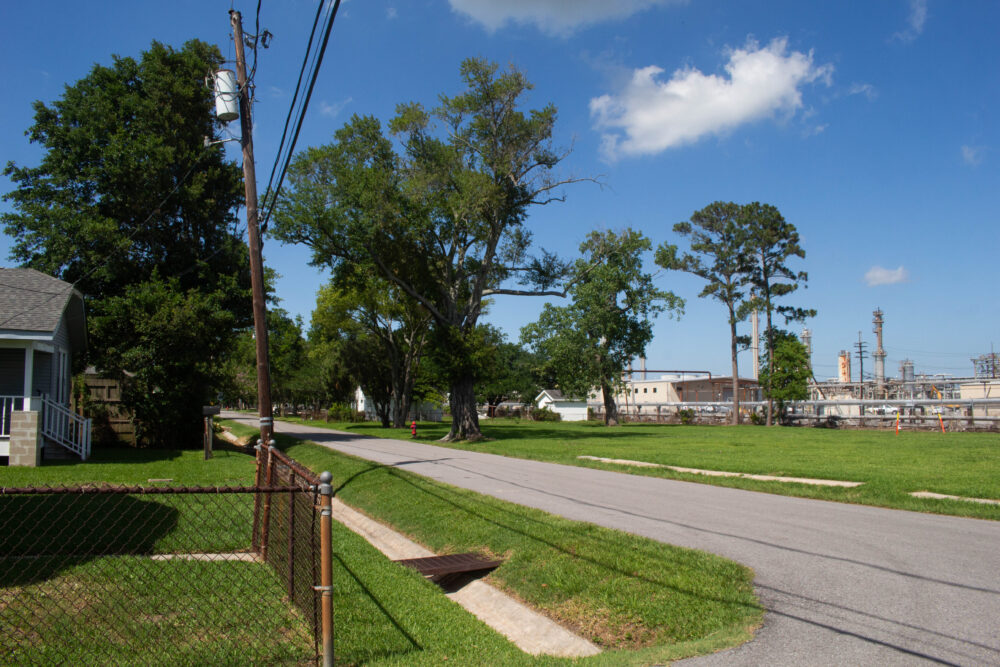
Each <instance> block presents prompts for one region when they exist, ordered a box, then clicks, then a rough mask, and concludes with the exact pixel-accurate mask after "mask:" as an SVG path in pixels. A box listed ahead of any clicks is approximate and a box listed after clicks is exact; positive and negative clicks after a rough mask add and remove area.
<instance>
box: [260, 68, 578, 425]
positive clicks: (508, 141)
mask: <svg viewBox="0 0 1000 667" xmlns="http://www.w3.org/2000/svg"><path fill="white" fill-rule="evenodd" d="M461 76H462V80H463V82H464V84H465V90H464V91H463V92H461V93H459V94H458V95H456V96H454V97H448V96H444V95H442V96H441V97H440V98H439V100H440V103H439V105H438V106H437V107H436V108H434V109H431V110H427V109H425V108H424V107H423V106H422V105H420V104H417V103H410V104H403V105H400V106H399V107H398V109H397V115H396V117H395V118H394V119H393V121H392V122H391V124H390V127H391V129H392V131H393V132H394V133H395V134H396V136H397V138H398V140H399V142H400V144H399V145H400V146H401V147H402V153H397V152H396V150H395V147H394V144H393V143H391V142H390V141H389V140H388V139H387V138H386V137H385V136H384V134H383V132H382V128H381V125H380V123H379V122H378V121H377V120H375V119H374V118H370V117H366V118H361V117H354V118H353V119H352V120H351V121H350V122H349V123H348V124H347V125H346V126H345V127H344V128H342V129H341V130H339V131H338V132H337V133H336V134H335V141H334V143H332V144H330V145H327V146H323V147H320V148H313V149H309V150H307V151H305V152H304V153H301V154H299V155H298V156H296V158H295V160H293V163H292V165H291V168H290V169H289V176H288V182H289V188H288V190H286V191H285V192H284V193H283V195H282V196H281V197H280V198H279V201H278V204H277V207H276V212H275V223H276V224H275V233H276V234H277V236H278V237H279V238H281V239H282V240H284V241H287V242H301V243H306V244H307V245H309V246H310V247H311V248H312V249H313V261H314V263H317V264H324V265H328V266H330V267H331V268H332V269H333V271H334V273H335V275H343V274H345V273H351V272H356V271H361V272H370V271H374V272H377V273H378V274H380V275H381V276H382V277H383V278H384V279H385V280H387V281H389V282H391V283H393V284H394V285H395V286H397V287H398V288H399V289H400V290H401V291H402V292H403V293H405V294H406V295H408V296H409V297H411V298H413V299H414V300H416V301H417V302H418V303H420V304H421V305H422V306H423V307H424V308H425V309H426V310H427V312H428V313H429V314H430V315H431V317H432V319H433V321H434V328H435V337H436V340H437V342H438V343H439V344H441V345H444V346H446V347H447V349H448V350H449V358H448V363H447V365H446V366H444V367H443V370H444V371H445V372H447V374H448V377H449V383H450V385H451V392H450V396H449V402H450V406H451V413H452V426H451V431H450V432H449V434H448V435H447V436H446V437H445V440H477V439H479V438H481V437H482V435H481V433H480V430H479V420H478V416H477V413H476V404H475V403H476V399H475V387H474V379H475V373H476V366H475V362H474V356H475V351H476V336H477V334H476V327H477V324H478V322H479V317H480V315H481V314H482V313H483V308H484V300H485V299H486V298H487V297H489V296H491V295H497V294H512V295H527V294H536V295H537V294H549V295H552V294H560V295H561V294H562V292H561V291H559V292H557V291H554V290H553V289H552V287H553V285H554V284H555V283H556V281H557V280H558V279H559V278H560V277H561V275H562V272H563V270H564V268H565V267H564V266H563V265H561V264H560V263H559V262H558V261H556V260H555V258H554V257H552V256H551V255H549V254H547V253H544V252H543V253H542V255H541V257H540V258H532V257H530V256H529V250H530V246H531V234H530V232H529V231H528V230H527V229H526V228H525V224H524V223H525V220H526V218H527V216H528V213H529V211H530V210H531V208H532V207H533V206H537V205H544V204H547V203H549V202H552V201H556V200H558V199H560V195H559V193H558V190H559V187H560V186H561V185H564V184H565V183H568V182H571V181H572V180H573V179H565V180H559V179H557V178H556V177H555V176H554V175H553V171H554V168H555V167H556V166H557V165H558V164H559V163H560V162H561V161H562V159H563V158H564V157H565V155H566V154H565V153H560V152H558V151H556V150H555V149H554V148H553V146H552V133H553V128H554V125H555V120H556V110H555V107H553V106H552V105H548V106H545V107H543V108H541V109H534V110H530V111H524V110H522V105H523V101H524V96H525V94H526V93H527V92H528V90H529V89H530V88H531V85H530V83H529V82H528V80H527V79H526V78H525V76H524V75H523V74H522V73H521V72H519V71H517V70H516V69H513V68H511V69H509V70H507V71H500V70H499V68H498V67H497V66H496V65H495V64H492V63H489V62H486V61H484V60H479V59H470V60H466V61H465V62H463V64H462V67H461ZM512 280H516V281H517V282H518V283H520V285H519V286H514V285H511V284H510V283H511V281H512ZM521 288H525V289H521Z"/></svg>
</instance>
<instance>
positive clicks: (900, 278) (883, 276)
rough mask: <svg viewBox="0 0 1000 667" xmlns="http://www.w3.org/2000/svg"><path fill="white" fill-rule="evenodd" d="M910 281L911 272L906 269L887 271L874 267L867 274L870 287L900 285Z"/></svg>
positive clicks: (866, 279) (866, 277) (866, 280)
mask: <svg viewBox="0 0 1000 667" xmlns="http://www.w3.org/2000/svg"><path fill="white" fill-rule="evenodd" d="M909 281H910V272H909V271H907V270H906V269H905V268H904V267H902V266H901V267H899V268H898V269H886V268H883V267H881V266H873V267H872V268H870V269H868V273H866V274H865V282H866V283H868V286H869V287H875V286H876V285H898V284H899V283H906V282H909Z"/></svg>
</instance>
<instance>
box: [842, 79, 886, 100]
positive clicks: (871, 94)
mask: <svg viewBox="0 0 1000 667" xmlns="http://www.w3.org/2000/svg"><path fill="white" fill-rule="evenodd" d="M847 94H848V95H864V96H865V97H867V98H868V99H869V100H874V99H875V98H876V97H878V91H877V90H875V86H873V85H872V84H870V83H852V84H851V87H850V88H848V90H847Z"/></svg>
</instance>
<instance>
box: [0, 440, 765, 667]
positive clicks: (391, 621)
mask: <svg viewBox="0 0 1000 667" xmlns="http://www.w3.org/2000/svg"><path fill="white" fill-rule="evenodd" d="M281 440H282V446H284V447H286V449H287V451H288V452H289V454H291V455H292V456H293V457H294V458H296V459H298V460H300V461H301V462H302V463H304V464H306V465H308V466H310V467H311V468H313V469H314V470H317V471H319V470H325V469H329V470H331V471H332V472H333V473H334V475H335V480H334V484H335V487H337V488H338V491H337V494H338V496H339V497H340V498H342V499H343V500H344V501H345V502H348V503H349V504H351V505H354V506H355V507H359V508H360V509H362V510H363V511H365V512H366V513H367V514H369V515H370V516H373V517H375V518H377V519H379V520H381V521H383V522H385V523H388V524H391V525H393V526H394V527H395V528H396V529H397V530H400V531H401V532H404V533H406V534H408V535H410V536H411V537H412V538H414V539H416V540H417V541H419V542H422V543H424V544H426V545H428V546H429V547H430V548H432V549H435V550H437V551H441V552H450V551H480V552H484V553H492V554H497V555H502V556H504V557H505V558H506V559H507V562H506V563H505V564H504V565H503V566H501V567H500V568H499V569H498V570H496V571H495V572H494V573H493V574H492V575H491V576H490V579H491V580H492V582H493V583H494V584H495V585H497V586H499V587H501V588H503V589H506V590H507V591H509V592H511V593H512V594H514V595H515V596H517V597H519V598H521V599H522V600H525V601H527V602H529V603H531V604H532V605H534V606H536V607H537V608H539V609H541V610H542V611H544V612H545V613H547V614H549V615H550V616H552V617H554V618H556V619H558V620H560V621H561V622H563V623H564V624H566V625H567V626H569V627H572V628H574V629H576V630H577V631H578V632H580V633H582V634H583V635H584V636H587V637H589V638H591V639H593V640H595V641H597V642H598V643H601V644H602V645H603V646H604V647H605V648H606V650H605V652H604V653H602V654H601V655H598V656H595V657H592V658H587V659H584V660H580V661H578V662H581V663H586V664H594V665H648V664H654V663H659V662H662V661H665V660H670V659H674V658H679V657H684V656H688V655H692V654H697V653H705V652H711V651H713V650H718V649H721V648H725V647H727V646H732V645H735V644H738V643H740V642H741V641H745V640H746V639H749V637H750V634H751V631H752V629H753V628H754V627H755V626H756V625H758V624H759V622H760V618H761V610H760V608H759V606H758V605H757V601H756V598H755V596H754V594H753V590H752V585H751V580H752V573H751V572H750V571H749V570H747V569H746V568H743V567H741V566H739V565H737V564H735V563H733V562H731V561H727V560H725V559H722V558H718V557H715V556H712V555H709V554H703V553H699V552H695V551H691V550H686V549H678V548H674V547H670V546H668V545H664V544H661V543H657V542H653V541H651V540H646V539H643V538H637V537H633V536H630V535H627V534H624V533H618V532H616V531H611V530H607V529H603V528H599V527H596V526H592V525H589V524H582V523H575V522H570V521H565V520H562V519H558V518H556V517H552V516H550V515H546V514H545V513H543V512H539V511H536V510H531V509H527V508H523V507H519V506H516V505H511V504H508V503H504V502H501V501H498V500H494V499H491V498H487V497H484V496H479V495H477V494H473V493H471V492H467V491H462V490H459V489H455V488H452V487H448V486H445V485H442V484H438V483H435V482H432V481H429V480H426V479H423V478H420V477H417V476H414V475H410V474H408V473H406V472H403V471H399V470H394V469H389V468H383V467H380V466H375V465H373V464H371V463H369V462H366V461H362V460H360V459H354V458H351V457H347V456H343V455H340V454H337V453H335V452H332V451H331V450H329V449H326V448H322V447H318V446H316V445H312V444H308V443H298V442H297V441H294V442H293V441H291V440H290V439H285V438H281ZM253 465H254V464H253V458H252V457H249V456H247V455H245V454H238V453H235V452H232V453H231V452H217V454H216V458H215V459H212V460H210V461H207V462H206V461H203V460H201V452H200V451H189V452H155V451H148V450H129V449H122V450H98V451H97V452H95V457H94V460H93V461H91V462H87V463H78V464H75V465H46V466H43V467H41V468H37V469H24V468H21V469H17V468H7V469H3V470H2V471H0V475H3V477H2V485H4V486H15V485H17V486H22V485H30V484H39V483H44V484H69V483H73V484H75V483H83V482H88V483H100V482H103V481H108V482H115V483H126V484H137V483H146V482H147V480H148V479H150V478H153V479H157V478H160V479H162V478H170V479H173V480H174V482H175V483H178V484H213V483H219V484H234V483H243V484H246V483H249V482H250V481H251V480H252V477H253ZM8 473H13V474H12V475H8ZM14 478H16V482H14V481H10V480H12V479H14ZM96 498H105V497H103V496H101V497H96ZM137 498H138V497H137ZM161 499H162V497H161V496H155V497H151V496H143V497H141V502H142V503H148V502H152V503H153V504H156V505H158V506H157V507H155V508H153V509H154V510H155V512H157V513H159V514H166V515H170V521H168V522H166V524H165V525H166V526H167V527H166V528H163V529H161V530H160V531H159V532H158V533H157V534H155V535H152V536H150V537H149V538H148V539H147V543H144V544H143V545H142V549H143V550H144V551H149V552H156V551H159V550H164V549H167V548H168V547H170V546H171V543H172V542H177V541H178V540H179V539H180V537H179V536H180V535H181V534H183V532H184V530H185V526H198V525H199V521H202V520H203V519H204V517H203V513H201V512H197V511H192V510H190V509H186V508H185V507H184V506H164V507H161V506H159V505H160V504H161V502H160V501H161ZM0 500H7V501H11V500H17V501H19V502H24V499H23V498H7V499H3V498H0ZM145 509H146V510H148V509H149V508H145ZM142 510H143V508H139V507H134V508H131V509H128V511H127V512H126V514H127V513H128V512H131V513H133V514H134V513H136V512H139V513H141V511H142ZM10 514H11V513H10V512H7V511H4V512H0V517H5V516H9V515H10ZM84 514H85V515H96V516H100V515H104V514H108V513H107V512H103V511H102V510H101V508H99V507H97V506H95V507H92V508H90V510H88V511H87V512H85V513H84ZM116 514H118V513H116ZM239 523H240V522H237V525H239ZM39 530H40V529H39ZM0 532H2V531H0ZM20 532H23V531H20ZM201 532H202V533H204V534H205V539H208V540H214V542H213V544H212V545H211V546H212V548H220V549H221V548H231V547H233V546H234V545H233V544H230V542H231V540H232V539H235V538H238V537H239V536H240V533H239V531H236V532H233V531H231V530H226V529H224V528H223V527H221V526H208V528H207V529H206V530H204V531H201ZM94 539H99V538H94ZM333 539H334V553H335V557H334V591H335V599H334V606H335V617H336V618H335V628H336V652H337V659H338V664H366V665H369V664H370V665H422V664H442V663H444V662H446V661H447V662H450V663H451V664H488V665H519V664H523V665H535V664H539V665H549V664H552V665H562V664H569V663H570V662H573V661H568V660H563V659H558V658H551V657H532V656H529V655H526V654H524V653H522V652H521V651H520V650H518V649H517V648H516V647H515V646H514V645H513V644H511V643H510V642H508V641H507V640H506V639H505V638H503V637H502V636H500V635H499V634H497V633H496V632H494V631H493V630H492V629H490V628H488V627H487V626H485V625H484V624H482V623H481V622H480V621H479V620H478V619H476V618H475V617H474V616H472V615H470V614H468V613H467V612H465V611H464V610H463V609H462V608H461V607H459V606H458V605H455V604H453V603H452V602H451V601H449V600H448V599H447V598H446V597H445V596H444V595H443V594H442V593H441V591H440V590H439V589H438V588H437V587H436V586H434V585H432V584H430V583H429V582H427V581H426V580H425V579H424V578H423V577H421V576H420V575H419V574H417V573H416V572H413V571H411V570H409V569H406V568H402V567H400V566H398V565H396V564H394V563H391V562H390V561H388V560H387V559H386V558H385V557H383V556H382V555H381V554H379V553H378V552H377V551H376V550H375V549H374V548H373V547H371V546H370V545H369V544H368V543H367V542H366V541H365V540H364V539H363V538H361V537H358V536H356V535H355V534H354V533H352V532H350V531H348V530H347V529H346V528H343V527H341V526H340V525H339V524H337V523H334V533H333ZM0 543H4V540H3V539H2V538H0ZM8 554H9V549H8ZM130 558H133V557H113V558H98V559H93V560H89V561H83V562H76V561H72V562H70V561H61V564H60V566H59V567H58V568H51V569H50V571H44V568H42V570H43V571H40V572H36V573H34V574H33V575H32V576H30V577H28V578H27V579H26V580H19V581H16V582H14V581H9V580H10V577H8V578H7V579H8V581H2V579H3V572H4V559H3V558H2V555H0V621H2V622H0V626H3V627H8V628H9V627H12V626H11V624H10V623H8V622H6V621H7V619H5V618H2V617H3V614H4V613H8V614H9V613H11V612H10V610H11V609H13V608H14V607H13V606H11V605H9V602H10V601H11V599H12V597H13V596H15V595H22V596H23V595H40V596H41V598H42V599H47V600H49V601H48V602H40V603H37V604H32V605H29V608H33V609H38V610H39V613H42V614H44V616H45V618H46V624H47V626H46V627H48V628H50V629H51V631H47V633H46V634H44V636H42V634H38V635H36V636H35V637H34V638H35V639H36V640H37V639H38V638H41V639H42V641H41V642H40V643H36V646H40V648H38V649H36V650H35V651H34V652H33V653H31V654H30V655H26V654H18V655H19V656H21V657H23V658H24V659H25V660H26V661H27V660H29V658H30V660H36V661H40V662H49V661H51V662H88V661H94V660H95V657H94V656H97V658H98V659H99V660H101V661H107V662H115V663H118V662H122V663H130V662H131V663H147V662H150V659H149V658H148V656H145V655H143V654H138V653H135V652H134V651H135V649H134V646H135V645H136V644H138V645H146V646H149V645H152V644H153V643H155V642H157V641H163V640H165V641H168V642H170V644H171V646H176V647H177V648H176V649H172V650H171V651H169V652H166V653H162V654H161V655H159V656H154V659H153V662H155V660H159V659H162V660H163V661H164V662H174V663H176V662H180V663H184V662H189V663H197V662H199V657H207V662H215V663H227V662H234V661H235V662H239V659H237V657H236V656H239V655H245V653H243V654H240V653H239V652H238V651H239V650H240V649H241V645H240V641H241V639H240V638H242V640H244V641H252V640H246V637H245V636H244V635H239V633H238V632H237V631H236V628H237V627H244V626H245V615H246V614H251V615H253V617H254V618H259V617H260V616H261V614H262V613H264V615H266V616H267V617H268V618H267V622H266V624H265V625H264V626H263V627H260V628H259V630H260V632H259V634H258V637H259V638H260V639H259V640H258V641H260V642H261V644H260V646H257V647H253V649H254V650H255V651H271V653H259V655H261V656H264V657H263V658H262V659H261V662H283V661H295V660H298V659H300V657H301V655H302V653H301V651H303V650H305V649H304V648H303V647H302V645H301V642H297V641H294V640H295V638H296V637H297V636H298V632H297V629H296V628H297V626H296V623H298V622H300V621H299V619H298V618H297V616H296V614H295V613H294V612H292V611H290V609H289V607H288V606H287V605H284V604H283V603H281V592H280V585H274V584H273V579H274V577H273V574H272V573H271V572H270V571H269V570H266V569H264V568H265V566H262V565H257V564H254V563H196V564H195V565H197V567H196V568H192V567H191V565H192V563H178V562H176V561H171V562H166V563H163V562H155V563H154V562H151V561H150V559H148V558H142V557H135V558H134V562H133V563H131V564H130V561H129V559H130ZM123 566H126V567H125V572H126V573H128V572H132V573H133V574H132V575H126V576H123V574H122V570H121V568H122V567H123ZM202 567H205V568H208V567H212V568H220V569H221V570H222V571H224V572H227V573H230V574H231V575H232V576H233V577H235V579H234V580H233V581H231V582H229V583H223V584H222V585H221V586H218V587H213V588H212V591H211V593H208V594H207V595H208V597H209V599H210V600H211V601H212V604H216V603H217V604H219V605H221V606H219V607H211V606H210V607H209V608H210V609H215V612H212V613H210V614H209V615H208V617H201V616H199V617H198V619H197V621H196V622H195V621H192V622H191V623H187V621H183V622H182V616H183V613H182V612H179V611H177V607H176V606H174V605H175V602H177V603H179V601H180V600H188V601H189V602H188V606H191V607H193V606H194V605H193V603H191V602H190V601H191V600H200V599H201V598H202V597H204V596H205V595H206V593H205V591H203V590H202V591H200V592H199V591H198V590H193V589H191V588H190V586H188V587H185V585H180V586H179V587H178V585H177V583H176V582H175V583H174V584H173V586H171V585H169V583H170V581H173V580H174V578H175V575H176V571H175V568H181V569H183V570H184V571H185V572H187V573H189V574H188V575H186V576H185V577H184V578H182V581H181V583H182V584H185V583H186V584H190V585H193V586H195V587H197V586H198V585H200V582H201V581H202V580H210V578H211V577H212V576H215V575H216V574H217V573H213V572H209V571H205V572H201V571H200V568H202ZM255 568H261V569H259V571H258V570H257V569H255ZM139 572H144V573H145V574H143V576H138V574H136V573H139ZM190 573H193V574H190ZM22 579H23V578H22ZM8 582H9V583H8ZM95 582H105V583H107V582H114V586H113V587H112V586H109V587H108V588H106V589H102V588H101V586H100V585H97V586H96V587H95ZM10 584H13V585H10ZM63 584H65V585H68V586H71V587H73V588H74V589H75V590H77V591H81V590H83V591H92V590H98V591H99V592H100V594H99V595H95V594H93V593H90V592H84V593H82V594H78V595H77V596H76V597H75V598H74V600H75V602H74V603H73V604H72V605H66V604H65V603H63V604H61V605H60V604H58V602H59V600H58V599H54V601H53V599H51V598H52V596H48V595H46V594H45V593H44V591H43V590H42V589H40V588H39V587H45V586H54V585H63ZM257 586H260V587H261V588H260V590H258V589H257V588H256V587H257ZM128 599H138V600H141V601H142V603H141V608H142V609H143V611H142V613H141V614H137V615H134V616H135V617H134V618H133V617H130V618H128V619H127V621H128V624H127V627H128V631H127V632H124V631H122V630H120V629H119V630H118V631H117V633H116V628H120V625H121V624H123V623H125V621H126V619H124V618H123V612H122V609H124V607H123V606H121V605H122V601H123V600H128ZM259 600H270V601H271V602H272V603H277V604H278V608H276V609H274V610H271V609H269V608H267V607H266V606H265V605H264V604H263V603H261V602H259ZM46 604H47V605H48V606H46ZM22 608H23V607H22ZM262 610H263V612H262ZM81 614H82V615H81ZM74 618H80V619H83V620H84V621H85V623H86V627H87V628H90V630H89V632H90V634H91V635H92V636H87V637H84V638H82V639H81V640H80V641H78V642H77V641H75V640H74V641H72V642H67V641H66V637H68V636H73V635H72V634H69V629H70V628H72V627H75V628H77V629H79V628H81V627H84V626H81V625H76V626H74V625H72V623H73V619H74ZM241 624H242V625H241ZM195 625H200V627H201V629H200V630H198V632H199V633H201V635H203V636H204V638H205V640H204V641H200V640H199V639H198V638H197V637H194V636H192V633H193V632H194V631H193V630H192V629H191V628H194V627H195ZM164 626H166V627H167V629H168V630H169V633H168V634H164V629H163V627H164ZM184 628H188V629H187V630H185V629H184ZM57 632H59V633H67V634H62V636H59V635H58V634H55V633H57ZM170 633H173V634H170ZM275 636H278V637H279V638H281V640H280V641H274V637H275ZM265 638H267V639H266V640H265ZM9 641H11V634H10V631H9V630H8V634H6V635H5V634H4V633H3V632H2V631H0V649H3V650H4V652H5V654H8V655H10V653H9V652H7V650H6V649H7V646H6V645H4V642H9ZM242 648H243V650H244V651H245V650H247V648H246V647H245V646H243V647H242ZM66 651H70V653H66ZM201 662H205V661H204V660H202V661H201ZM573 664H576V662H573Z"/></svg>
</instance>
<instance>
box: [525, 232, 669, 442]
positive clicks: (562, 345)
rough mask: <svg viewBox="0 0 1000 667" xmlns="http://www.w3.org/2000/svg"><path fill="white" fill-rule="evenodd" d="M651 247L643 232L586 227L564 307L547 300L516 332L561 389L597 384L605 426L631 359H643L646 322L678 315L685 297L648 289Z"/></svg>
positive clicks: (580, 390)
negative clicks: (646, 257) (645, 262)
mask: <svg viewBox="0 0 1000 667" xmlns="http://www.w3.org/2000/svg"><path fill="white" fill-rule="evenodd" d="M650 247H651V244H650V242H649V239H647V238H646V237H645V236H643V235H642V234H641V233H639V232H636V231H634V230H631V229H626V230H624V231H623V232H621V233H620V234H616V233H615V232H611V231H607V232H591V233H590V235H589V236H588V237H587V240H586V241H584V242H583V244H581V245H580V252H581V253H583V257H582V258H581V259H579V260H577V262H576V264H575V266H574V267H573V272H572V276H571V281H570V287H569V293H570V295H571V296H572V303H571V304H569V305H568V306H553V305H552V304H546V305H545V308H544V310H543V311H542V314H541V316H540V317H539V319H538V321H537V322H534V323H532V324H529V325H528V326H526V327H524V328H523V329H522V330H521V338H522V340H523V341H524V342H525V343H526V344H527V345H528V346H529V347H530V348H531V349H532V350H534V351H535V352H537V353H538V354H539V355H540V356H541V357H542V358H543V359H545V360H546V363H547V364H548V366H549V369H550V370H551V371H552V372H553V373H554V375H555V377H556V378H557V379H558V381H559V388H560V389H561V390H562V391H563V392H564V393H567V394H573V395H577V396H587V395H588V394H589V393H590V392H591V391H592V390H593V388H595V387H599V388H600V389H601V392H602V394H603V400H604V423H605V424H607V425H609V426H615V425H617V424H618V406H617V404H616V402H615V394H616V393H617V392H618V391H619V390H620V388H621V384H622V382H621V380H622V374H623V373H624V371H625V368H626V367H627V366H628V364H629V361H630V360H632V359H634V358H635V357H639V356H644V355H645V353H646V345H647V344H648V343H649V341H651V340H652V338H653V326H652V322H651V320H652V319H653V318H655V317H656V316H657V315H659V314H660V313H661V312H663V311H664V310H668V311H670V312H675V313H679V312H680V310H681V308H682V307H683V304H684V302H683V301H682V300H681V299H680V298H678V297H677V296H675V295H674V294H672V293H671V292H664V291H662V290H660V289H657V288H656V287H654V286H653V280H652V276H651V275H650V274H648V273H646V272H644V271H643V270H642V253H643V252H645V251H648V250H649V249H650Z"/></svg>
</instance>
